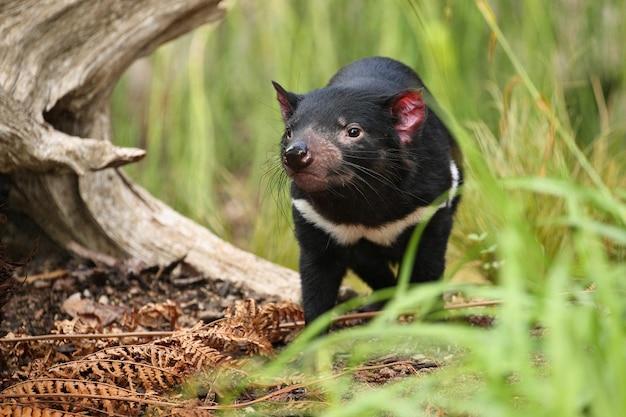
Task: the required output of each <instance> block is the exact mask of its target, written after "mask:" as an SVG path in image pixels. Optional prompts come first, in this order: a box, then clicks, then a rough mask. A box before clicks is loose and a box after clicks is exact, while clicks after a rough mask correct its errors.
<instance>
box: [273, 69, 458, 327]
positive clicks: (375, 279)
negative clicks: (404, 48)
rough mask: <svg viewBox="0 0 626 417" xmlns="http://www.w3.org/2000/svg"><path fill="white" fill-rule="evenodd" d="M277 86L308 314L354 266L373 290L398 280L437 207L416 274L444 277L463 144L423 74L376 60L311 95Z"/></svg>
mask: <svg viewBox="0 0 626 417" xmlns="http://www.w3.org/2000/svg"><path fill="white" fill-rule="evenodd" d="M273 84H274V88H275V89H276V93H277V98H278V103H279V105H280V110H281V114H282V118H283V120H284V123H285V131H284V133H283V136H282V139H281V142H280V152H281V159H282V164H283V165H284V169H285V171H286V173H287V175H288V176H289V177H290V178H291V179H292V180H293V181H292V185H291V198H292V206H293V219H294V223H295V233H296V237H297V239H298V243H299V245H300V276H301V283H302V303H303V306H304V314H305V319H306V321H307V322H311V321H312V320H314V319H315V318H316V317H318V316H319V315H320V314H322V313H324V312H326V311H327V310H329V309H331V308H332V307H333V306H334V305H335V302H336V299H337V292H338V290H339V286H340V284H341V281H342V278H343V276H344V275H345V273H346V270H347V269H348V268H350V269H351V270H352V271H354V272H355V273H356V274H357V275H359V276H360V277H361V278H362V279H363V280H364V281H365V282H366V283H367V284H368V285H369V286H370V287H371V288H372V289H373V290H379V289H382V288H387V287H392V286H394V285H395V283H396V279H395V276H394V273H393V272H392V269H391V267H390V266H391V265H393V264H397V263H398V262H399V261H400V260H401V259H402V257H403V255H404V252H405V248H406V246H407V244H408V241H409V239H410V237H411V233H412V232H413V230H414V229H415V227H416V225H417V224H418V223H419V222H420V221H421V220H422V218H423V216H424V212H425V211H426V208H427V207H428V206H431V205H437V211H436V212H435V214H434V215H433V216H432V217H431V218H430V220H429V222H428V224H427V225H426V227H425V229H424V231H423V234H422V236H421V239H420V242H419V247H418V249H417V253H416V254H415V266H414V268H413V271H411V281H412V282H425V281H432V280H436V279H438V278H439V277H440V276H441V275H442V273H443V270H444V263H445V252H446V246H447V243H448V237H449V235H450V229H451V227H452V218H453V215H454V212H455V210H456V206H457V204H458V202H459V195H458V194H457V193H456V192H457V189H458V187H459V186H460V185H461V183H462V181H463V174H462V171H461V162H460V158H461V156H460V151H459V148H458V146H457V144H456V142H455V141H454V138H453V137H452V135H451V134H450V132H449V131H448V129H447V128H446V127H445V126H444V124H443V122H442V121H441V120H440V119H439V118H438V117H437V115H436V114H435V113H434V111H433V110H432V108H430V107H429V106H427V105H426V102H425V98H427V97H428V99H429V100H431V98H430V97H429V95H428V94H429V93H428V90H427V89H426V88H425V87H424V84H423V83H422V81H421V80H420V78H419V77H418V76H417V74H416V73H415V72H414V71H413V70H412V69H411V68H409V67H407V66H406V65H404V64H402V63H400V62H398V61H395V60H392V59H389V58H381V57H372V58H365V59H361V60H359V61H356V62H354V63H352V64H350V65H348V66H346V67H344V68H342V69H341V70H340V71H339V72H337V74H335V75H334V76H333V77H332V78H331V80H330V82H329V83H328V85H327V86H326V87H324V88H320V89H318V90H314V91H311V92H309V93H307V94H295V93H291V92H288V91H287V90H285V89H284V88H283V87H281V86H280V85H279V84H278V83H276V82H273ZM431 103H432V102H431ZM446 196H447V198H446Z"/></svg>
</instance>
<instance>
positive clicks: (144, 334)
mask: <svg viewBox="0 0 626 417" xmlns="http://www.w3.org/2000/svg"><path fill="white" fill-rule="evenodd" d="M173 334H174V332H173V331H145V332H124V333H84V334H43V335H40V336H21V337H4V338H0V343H16V342H32V341H37V340H66V339H115V338H122V337H168V336H171V335H173Z"/></svg>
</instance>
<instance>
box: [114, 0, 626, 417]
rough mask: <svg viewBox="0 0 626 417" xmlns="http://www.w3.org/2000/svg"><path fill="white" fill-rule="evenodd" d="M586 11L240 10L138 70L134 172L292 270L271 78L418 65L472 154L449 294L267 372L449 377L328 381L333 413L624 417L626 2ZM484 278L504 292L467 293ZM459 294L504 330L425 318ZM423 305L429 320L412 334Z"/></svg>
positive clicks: (331, 6) (545, 7) (537, 6)
mask: <svg viewBox="0 0 626 417" xmlns="http://www.w3.org/2000/svg"><path fill="white" fill-rule="evenodd" d="M583 3H584V2H577V1H571V0H555V1H552V2H545V1H541V0H528V1H523V2H508V1H492V2H487V1H485V0H475V1H470V0H447V1H426V0H424V1H418V0H412V1H400V0H398V1H391V0H390V1H385V2H381V1H380V0H361V1H356V0H354V1H348V0H332V1H331V0H316V1H287V0H272V1H264V2H253V1H243V0H242V1H240V2H239V3H237V4H236V5H235V6H234V7H233V8H232V10H231V11H230V13H229V14H228V15H227V18H226V20H225V21H224V22H223V23H222V24H221V25H220V26H219V27H217V28H210V29H201V30H198V31H196V32H194V33H193V34H192V35H190V36H189V37H187V38H184V39H181V40H179V41H176V42H175V43H173V44H170V45H168V46H165V47H164V48H162V49H160V50H159V51H157V53H156V54H155V55H154V56H153V57H152V58H150V60H149V62H148V63H146V64H144V65H143V67H137V68H134V69H133V70H131V71H130V72H129V74H128V75H127V76H126V78H125V79H124V80H123V81H122V83H121V84H120V86H119V87H118V88H117V89H116V91H115V93H114V106H113V114H114V116H115V137H116V140H117V141H118V142H120V143H122V144H127V145H134V146H145V147H146V148H147V149H148V152H149V156H148V158H147V160H146V161H144V162H142V163H140V164H136V165H135V166H131V167H130V168H129V169H128V171H129V172H130V174H131V175H132V176H133V177H135V178H137V179H138V180H139V181H140V182H141V183H142V184H144V185H145V186H146V187H147V188H148V189H149V190H150V191H152V192H153V193H155V194H157V195H158V196H160V197H161V198H163V199H164V200H166V201H167V202H168V203H170V204H172V205H174V206H175V207H176V208H177V209H179V210H181V211H182V212H184V213H185V214H188V215H190V216H191V217H193V218H195V219H197V220H198V221H200V222H202V223H204V224H207V225H208V226H209V227H211V228H213V230H215V231H216V233H218V234H220V235H222V236H224V237H225V238H227V239H231V240H233V241H235V242H236V243H237V244H238V245H240V246H242V247H245V248H247V249H250V250H253V251H255V252H256V253H258V254H260V255H261V256H264V257H267V258H269V259H271V260H274V261H276V262H280V263H283V264H286V265H289V266H294V265H295V259H296V255H297V246H296V243H295V241H294V239H293V237H292V233H291V228H290V227H291V226H290V220H289V204H288V200H287V194H286V183H285V182H284V181H282V180H281V177H279V176H277V173H278V172H279V170H277V169H276V168H277V162H278V161H277V159H276V150H277V143H278V140H279V136H280V131H281V130H282V125H281V121H280V117H279V113H278V109H277V106H276V104H275V100H274V93H273V90H272V88H271V85H270V83H269V80H271V79H275V80H278V81H279V82H281V83H282V84H283V85H285V86H287V87H288V88H290V89H292V90H295V91H307V90H309V89H312V88H317V87H320V86H322V85H324V83H325V82H326V81H327V80H328V78H329V77H330V76H331V75H332V74H333V73H334V72H335V71H336V70H337V68H339V67H340V66H341V65H344V64H346V63H348V62H350V61H352V60H354V59H356V58H359V57H362V56H366V55H386V56H391V57H394V58H397V59H400V60H402V61H403V62H405V63H407V64H409V65H410V66H412V67H413V68H415V69H417V70H418V72H419V73H420V75H421V76H422V78H423V79H424V81H425V83H426V84H427V85H428V87H429V89H430V90H431V91H432V92H433V95H434V96H435V97H437V100H438V107H439V108H440V112H441V113H442V115H443V116H444V118H445V119H446V121H447V123H448V124H449V126H450V127H451V128H452V129H453V130H454V132H455V134H456V136H457V137H458V139H459V142H460V143H461V146H462V148H463V151H464V155H465V167H466V172H467V177H468V182H467V184H466V186H465V189H464V190H463V195H464V200H463V202H462V204H461V206H460V211H459V215H458V217H457V221H456V225H455V229H454V234H453V238H452V241H451V245H450V249H449V257H448V258H449V267H448V272H447V277H446V278H447V280H446V282H445V283H436V284H431V285H426V286H421V287H419V288H410V289H407V290H406V291H401V292H398V294H397V295H396V297H395V298H394V299H393V301H392V302H391V303H390V305H389V308H388V309H387V310H386V313H385V314H384V315H383V316H382V317H380V318H378V319H377V320H376V321H374V322H373V323H372V324H371V325H368V326H363V327H360V328H355V329H350V330H347V331H342V332H337V333H334V334H331V335H329V336H327V337H323V338H317V339H311V337H312V336H313V334H314V333H315V331H316V328H319V326H312V327H311V328H310V329H309V330H308V331H307V332H305V334H303V335H302V337H300V338H299V339H298V340H297V341H296V342H294V343H293V344H291V345H290V346H289V347H288V348H287V349H285V351H284V353H283V354H282V355H281V357H279V358H278V359H277V360H276V361H275V362H274V363H273V364H272V365H271V366H270V367H269V368H264V369H263V371H262V372H263V375H264V376H268V375H269V376H271V375H280V374H282V373H284V372H293V371H294V367H295V370H297V371H300V372H304V373H305V374H310V375H317V376H322V377H323V376H324V375H327V374H329V373H330V372H331V367H332V363H333V359H332V358H333V357H334V356H335V355H337V354H338V353H340V352H348V351H349V352H350V353H351V358H352V359H351V360H352V361H354V362H355V363H359V362H360V361H363V360H365V359H366V358H368V357H370V356H372V355H375V354H382V353H388V352H390V351H392V352H397V351H400V350H408V351H413V352H415V351H418V352H419V351H429V352H434V353H435V354H441V353H442V352H443V353H445V354H444V355H443V357H446V358H447V357H452V359H449V358H448V359H442V360H444V361H445V362H446V366H445V367H444V369H443V370H442V371H438V372H435V373H433V374H431V375H429V376H428V377H420V378H409V379H406V380H404V381H401V382H398V383H394V384H391V385H388V386H384V387H380V388H377V389H376V390H371V389H368V390H363V389H355V387H354V386H353V385H352V384H351V383H348V382H346V381H345V380H344V379H341V380H334V379H323V378H322V382H319V386H320V387H321V388H323V391H324V392H326V393H327V396H326V397H327V398H326V399H325V403H324V405H323V408H322V410H323V411H321V412H320V413H321V415H325V416H359V417H360V416H370V415H371V416H377V415H393V416H411V417H414V416H419V415H429V414H427V411H425V410H427V409H428V406H430V405H436V406H439V407H443V408H444V409H446V410H447V411H448V412H449V413H450V415H481V416H507V417H509V416H528V415H532V416H551V417H552V416H593V417H596V416H597V417H606V416H624V415H626V349H625V346H626V326H625V325H624V323H626V321H625V319H626V301H624V300H625V296H626V288H625V286H626V281H625V280H624V278H625V277H626V264H625V263H624V258H625V249H624V248H625V247H626V228H625V225H626V203H625V199H626V192H625V191H624V190H625V189H626V175H625V174H626V172H625V171H626V169H625V165H626V162H625V161H626V121H625V119H624V117H623V116H624V114H626V62H625V61H624V59H623V58H624V56H626V51H625V50H624V48H625V45H626V42H624V40H626V25H624V24H623V22H624V21H626V3H625V2H623V1H621V2H620V1H597V2H593V3H588V4H583ZM138 81H145V82H144V83H143V84H144V85H145V87H146V88H143V89H142V88H140V87H141V83H138ZM138 85H139V87H138ZM266 174H267V175H266ZM264 175H265V177H266V180H263V177H264ZM408 261H409V262H410V260H408ZM485 279H488V280H491V281H494V282H497V284H498V285H496V286H483V287H467V286H462V287H459V286H458V285H460V284H458V283H457V284H451V283H449V282H448V281H450V280H451V281H452V282H458V281H461V282H463V281H465V282H467V281H473V280H479V281H483V282H484V280H485ZM591 285H593V286H594V288H595V290H594V291H592V292H590V291H586V289H587V288H588V287H589V286H591ZM452 289H456V290H459V289H461V290H462V291H463V292H464V293H466V294H468V295H469V296H477V297H494V298H498V299H501V300H502V301H503V305H502V307H501V308H499V309H497V322H496V323H497V324H496V326H495V327H494V328H493V329H491V330H489V331H485V330H482V329H476V328H468V327H464V326H459V325H452V324H445V325H444V324H440V323H435V322H432V321H429V320H428V319H429V311H430V309H429V308H428V306H433V305H437V300H439V299H440V297H441V294H442V293H443V292H445V291H450V290H452ZM406 309H412V310H414V311H416V312H418V313H419V316H420V317H421V318H422V320H416V321H415V322H414V323H412V324H409V325H398V324H396V323H395V322H394V321H393V320H392V317H393V316H394V314H395V313H397V312H398V311H405V310H406ZM327 318H328V317H327ZM322 320H323V319H322ZM538 324H540V325H541V326H542V327H543V328H544V331H543V332H542V334H541V335H540V336H536V335H535V336H531V333H533V329H535V328H536V326H537V325H538ZM320 326H321V324H320ZM534 333H536V332H534ZM446 352H447V353H446ZM449 352H452V353H449ZM431 415H432V414H431Z"/></svg>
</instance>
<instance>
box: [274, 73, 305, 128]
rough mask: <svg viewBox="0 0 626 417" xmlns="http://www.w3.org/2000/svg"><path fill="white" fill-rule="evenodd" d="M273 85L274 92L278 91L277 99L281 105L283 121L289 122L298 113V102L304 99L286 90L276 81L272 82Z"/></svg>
mask: <svg viewBox="0 0 626 417" xmlns="http://www.w3.org/2000/svg"><path fill="white" fill-rule="evenodd" d="M272 85H273V86H274V90H276V99H277V100H278V104H279V105H280V114H281V115H282V116H283V121H285V122H287V120H289V118H290V117H291V116H293V113H294V112H295V111H296V107H297V106H298V102H299V101H300V99H301V98H302V97H301V96H299V95H298V94H294V93H290V92H289V91H287V90H285V89H284V88H283V87H282V86H281V85H280V84H278V83H277V82H276V81H272Z"/></svg>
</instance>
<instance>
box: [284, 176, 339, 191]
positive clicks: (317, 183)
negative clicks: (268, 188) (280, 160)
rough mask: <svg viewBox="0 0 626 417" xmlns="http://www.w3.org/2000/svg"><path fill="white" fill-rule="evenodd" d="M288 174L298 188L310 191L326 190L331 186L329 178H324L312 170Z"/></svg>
mask: <svg viewBox="0 0 626 417" xmlns="http://www.w3.org/2000/svg"><path fill="white" fill-rule="evenodd" d="M288 175H289V176H290V177H291V179H292V180H293V182H295V183H296V185H297V186H298V188H300V189H301V190H302V191H305V192H308V193H314V192H320V191H324V190H326V189H327V188H328V186H329V181H328V178H322V177H319V176H317V175H315V174H311V173H310V172H294V173H291V174H289V173H288Z"/></svg>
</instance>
